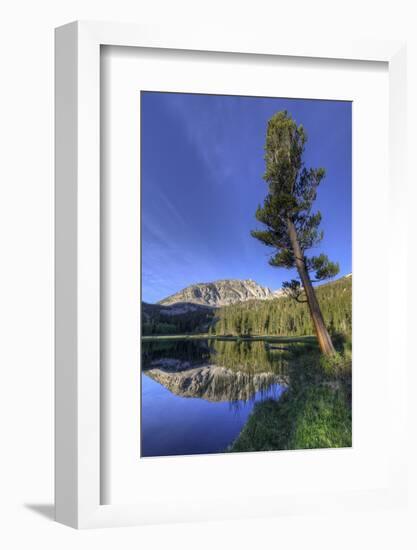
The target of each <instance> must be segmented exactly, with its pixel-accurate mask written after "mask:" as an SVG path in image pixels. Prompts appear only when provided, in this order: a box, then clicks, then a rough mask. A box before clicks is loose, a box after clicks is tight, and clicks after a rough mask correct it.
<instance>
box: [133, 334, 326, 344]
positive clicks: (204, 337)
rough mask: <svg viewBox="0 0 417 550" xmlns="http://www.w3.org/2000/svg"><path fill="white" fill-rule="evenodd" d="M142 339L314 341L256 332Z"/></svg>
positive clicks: (302, 337) (143, 337)
mask: <svg viewBox="0 0 417 550" xmlns="http://www.w3.org/2000/svg"><path fill="white" fill-rule="evenodd" d="M142 340H143V341H145V342H149V341H152V340H230V341H231V342H238V341H239V342H259V341H262V340H265V341H269V342H282V343H290V342H306V343H315V342H316V341H317V339H316V337H315V336H312V335H308V336H275V335H271V334H256V335H253V336H228V335H221V334H208V333H204V334H159V335H158V334H153V335H149V336H142Z"/></svg>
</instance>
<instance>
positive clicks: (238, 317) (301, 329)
mask: <svg viewBox="0 0 417 550" xmlns="http://www.w3.org/2000/svg"><path fill="white" fill-rule="evenodd" d="M316 292H317V297H318V300H319V302H320V306H321V311H322V313H323V315H324V318H325V322H326V325H327V327H328V328H329V330H330V331H331V332H341V333H344V334H347V333H350V332H351V330H352V278H351V277H347V278H345V277H344V278H342V279H339V280H337V281H335V282H333V283H327V284H325V285H323V286H321V287H319V288H317V289H316ZM210 333H212V334H233V335H250V334H269V335H277V336H303V335H307V334H313V333H314V329H313V325H312V323H311V318H310V314H309V311H308V306H307V304H304V303H298V302H296V301H295V300H293V299H291V298H277V299H275V300H267V301H260V300H256V301H255V300H254V301H250V302H242V303H238V304H234V305H231V306H227V307H223V308H220V309H218V310H217V311H216V318H215V321H214V322H213V323H212V325H211V326H210Z"/></svg>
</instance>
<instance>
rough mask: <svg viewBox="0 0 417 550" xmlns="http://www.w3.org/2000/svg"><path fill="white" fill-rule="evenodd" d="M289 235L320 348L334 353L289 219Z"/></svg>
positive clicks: (330, 353) (326, 353) (295, 233)
mask: <svg viewBox="0 0 417 550" xmlns="http://www.w3.org/2000/svg"><path fill="white" fill-rule="evenodd" d="M287 224H288V235H289V237H290V241H291V246H292V249H293V252H294V257H295V265H296V267H297V271H298V274H299V276H300V279H301V283H302V285H303V288H304V292H305V293H306V297H307V303H308V307H309V309H310V315H311V318H312V320H313V324H314V329H315V331H316V335H317V340H318V342H319V346H320V349H321V351H322V353H323V354H324V355H332V354H333V353H335V349H334V347H333V342H332V339H331V338H330V334H329V332H328V330H327V328H326V325H325V324H324V319H323V315H322V313H321V309H320V305H319V302H318V300H317V296H316V293H315V291H314V288H313V285H312V284H311V280H310V275H309V273H308V270H307V268H306V265H305V262H304V254H303V252H302V250H301V248H300V245H299V242H298V237H297V232H296V230H295V227H294V224H293V222H292V221H291V220H290V219H288V220H287Z"/></svg>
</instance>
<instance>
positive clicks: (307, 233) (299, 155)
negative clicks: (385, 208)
mask: <svg viewBox="0 0 417 550" xmlns="http://www.w3.org/2000/svg"><path fill="white" fill-rule="evenodd" d="M306 141H307V135H306V133H305V131H304V128H303V127H302V126H301V125H300V126H297V124H296V123H295V122H294V120H293V119H292V118H291V116H290V115H289V114H288V113H287V111H281V112H279V113H276V114H275V115H274V116H273V117H272V118H271V119H270V120H269V122H268V129H267V134H266V143H265V163H266V170H265V174H264V179H265V180H266V182H267V183H268V189H269V192H268V195H267V196H266V198H265V201H264V205H263V207H261V206H259V207H258V209H257V211H256V219H257V220H258V221H260V222H262V223H263V224H264V225H265V226H266V229H264V230H255V231H252V232H251V234H252V236H253V237H255V238H256V239H259V240H260V241H261V242H262V243H264V244H266V245H267V246H269V247H272V248H274V249H275V251H274V254H273V256H272V257H271V258H270V260H269V263H270V265H272V266H274V267H284V268H287V269H291V268H294V267H295V268H296V269H297V272H298V276H299V279H292V280H291V281H289V282H285V283H283V289H284V291H285V292H286V294H288V295H289V296H291V297H292V298H294V299H295V300H297V301H298V302H306V303H307V304H308V307H309V310H310V314H311V318H312V321H313V324H314V328H315V331H316V334H317V339H318V342H319V345H320V349H321V351H322V353H323V354H325V355H331V354H333V353H334V351H335V350H334V347H333V343H332V340H331V338H330V334H329V332H328V330H327V328H326V325H325V323H324V319H323V315H322V313H321V310H320V305H319V303H318V300H317V297H316V293H315V291H314V287H313V285H312V282H317V281H323V280H325V279H329V278H331V277H334V276H335V275H337V273H338V272H339V265H338V264H336V263H333V262H331V261H330V260H329V259H328V257H327V256H326V255H325V254H320V255H319V256H310V257H308V256H307V255H306V251H307V250H309V249H311V248H313V247H315V246H316V245H317V244H318V243H319V242H320V241H321V240H322V239H323V231H320V230H319V225H320V222H321V214H320V212H316V213H312V206H313V203H314V201H315V199H316V195H317V187H318V186H319V184H320V182H321V181H322V179H323V178H324V175H325V172H324V169H323V168H316V169H314V168H306V166H305V165H304V162H303V153H304V147H305V143H306ZM311 273H313V274H314V278H313V280H312V278H311Z"/></svg>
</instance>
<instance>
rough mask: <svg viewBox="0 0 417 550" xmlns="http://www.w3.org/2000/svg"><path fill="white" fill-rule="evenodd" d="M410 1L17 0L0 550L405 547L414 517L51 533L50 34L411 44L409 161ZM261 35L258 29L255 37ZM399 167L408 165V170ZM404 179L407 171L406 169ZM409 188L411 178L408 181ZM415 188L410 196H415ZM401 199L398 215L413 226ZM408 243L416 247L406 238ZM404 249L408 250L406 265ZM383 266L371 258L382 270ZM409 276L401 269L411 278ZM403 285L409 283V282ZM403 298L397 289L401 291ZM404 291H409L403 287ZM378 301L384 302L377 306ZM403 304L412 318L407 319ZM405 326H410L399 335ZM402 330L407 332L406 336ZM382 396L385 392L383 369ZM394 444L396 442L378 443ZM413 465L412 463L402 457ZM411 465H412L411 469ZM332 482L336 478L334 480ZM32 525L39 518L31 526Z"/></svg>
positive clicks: (5, 45)
mask: <svg viewBox="0 0 417 550" xmlns="http://www.w3.org/2000/svg"><path fill="white" fill-rule="evenodd" d="M412 6H413V2H411V1H410V2H405V1H401V0H397V1H395V2H384V1H368V2H364V1H363V0H361V1H359V2H354V1H353V0H351V1H349V2H344V3H341V2H338V3H335V2H332V1H329V2H324V1H320V0H317V1H316V2H309V1H308V0H298V2H288V1H287V2H278V1H277V0H273V1H271V2H267V1H263V0H258V1H257V2H253V1H250V2H244V1H243V0H240V1H236V2H234V1H233V2H232V1H230V2H228V3H226V2H225V1H224V0H223V1H221V0H211V1H210V3H208V2H207V3H205V4H204V5H202V3H199V2H195V1H194V2H192V1H185V0H176V1H174V2H169V1H166V2H162V1H158V0H153V1H152V2H150V1H149V2H148V3H143V2H140V1H139V0H132V1H127V0H118V1H117V2H115V1H114V0H113V1H112V2H107V1H104V0H101V1H100V0H83V1H81V0H72V1H71V2H69V1H68V2H63V1H57V0H55V1H52V0H38V1H37V2H29V1H19V0H15V1H14V2H13V3H12V2H9V3H8V6H7V9H5V8H3V9H2V18H1V32H0V37H1V38H0V40H1V49H0V51H1V56H2V62H1V73H0V74H1V77H2V84H1V86H0V94H1V101H0V109H1V112H0V132H1V140H2V142H1V152H2V155H1V163H0V170H1V179H0V182H1V201H0V208H1V212H0V224H1V226H0V238H1V248H0V250H1V256H0V258H1V270H0V279H1V280H0V292H1V296H0V311H1V326H0V335H1V338H0V342H1V345H0V354H1V358H0V365H1V369H2V379H1V385H0V415H1V416H0V418H1V426H2V429H1V443H2V450H1V454H0V456H1V458H0V463H1V469H0V491H1V493H0V494H1V499H0V500H1V503H0V507H1V513H0V518H1V520H0V524H1V527H0V544H1V546H3V547H4V548H19V547H22V548H23V547H31V548H38V547H39V548H60V549H65V548H73V547H77V548H89V547H91V546H93V545H94V546H97V547H99V548H114V547H115V546H116V545H118V546H119V547H121V548H137V547H138V546H139V545H140V544H142V547H143V548H145V547H149V548H163V547H165V546H168V545H169V548H170V549H172V548H181V549H187V548H193V549H194V548H195V547H196V546H198V547H199V548H213V547H217V548H231V547H236V548H239V547H240V548H251V547H253V546H256V547H259V548H261V547H262V546H267V545H268V547H269V546H271V545H275V546H282V547H285V548H286V549H292V548H303V547H306V546H307V547H309V548H321V549H326V548H334V547H335V546H337V547H338V548H340V549H343V548H351V547H358V548H366V547H372V548H376V547H377V548H379V549H385V548H387V549H388V548H401V549H403V548H405V549H407V548H415V547H416V544H417V543H416V529H415V518H416V517H417V510H416V507H415V502H416V499H415V497H416V494H417V493H416V483H415V472H414V469H415V468H414V469H412V470H411V481H410V486H411V489H412V494H411V505H410V506H413V508H411V507H410V508H409V509H408V510H399V511H385V512H378V513H372V512H369V513H368V514H366V515H364V514H363V513H361V514H356V515H355V514H349V515H344V516H330V515H329V516H322V515H317V516H316V517H313V516H308V517H290V516H289V517H280V518H278V519H276V520H256V521H255V520H253V521H245V522H230V523H226V522H224V523H220V522H217V523H207V524H201V525H197V524H187V525H176V526H159V527H156V526H152V527H146V528H144V527H142V528H128V529H113V530H104V531H103V530H101V531H89V532H76V531H73V530H71V529H69V528H66V527H63V526H61V525H57V524H54V523H53V522H51V521H50V520H48V519H47V517H45V515H44V513H45V512H46V513H47V515H48V514H49V515H51V514H52V511H51V508H50V506H51V503H52V498H53V28H54V27H55V26H57V25H60V24H63V23H66V22H68V21H70V20H74V19H98V20H116V21H129V22H141V23H143V22H144V21H145V22H149V23H151V22H157V21H159V22H161V19H162V20H163V22H169V23H170V24H172V25H176V24H178V25H181V24H182V25H187V24H194V23H200V24H201V22H202V21H204V22H206V23H213V24H216V23H217V22H219V21H222V22H224V23H229V24H231V25H240V26H247V28H248V32H251V31H252V29H253V28H254V27H257V28H259V29H263V32H277V33H280V34H281V35H282V34H283V33H284V34H285V33H288V34H291V35H293V34H294V33H297V34H303V33H308V32H312V33H314V34H317V33H319V34H325V35H328V36H329V39H331V38H330V37H331V36H332V35H337V34H339V35H340V34H342V35H345V36H346V35H347V33H349V34H348V35H349V36H359V37H372V36H376V37H380V38H381V37H393V38H407V39H408V40H409V62H408V70H409V73H408V74H409V82H408V94H409V98H410V101H409V105H408V113H409V129H408V135H409V150H410V151H411V152H413V151H417V140H416V135H415V124H416V122H417V117H416V107H415V104H413V103H412V102H411V98H416V97H417V78H416V76H417V39H416V38H415V34H416V31H415V29H416V23H417V22H416V16H415V15H414V13H413V12H412ZM265 25H267V28H265ZM413 156H414V155H411V154H410V159H409V166H410V168H413V158H412V157H413ZM410 173H411V170H410ZM410 181H411V178H410ZM414 185H415V187H417V184H415V183H414ZM409 193H410V199H409V200H408V201H405V205H404V211H405V214H406V212H407V210H406V209H407V208H409V212H410V214H411V216H410V217H411V221H410V231H413V233H414V237H415V236H416V235H415V221H414V220H415V218H416V216H415V215H414V214H413V210H414V209H413V207H412V200H411V195H412V196H413V198H414V199H415V197H416V190H415V189H414V188H413V189H412V188H410V190H409ZM411 242H412V243H413V242H415V238H414V240H413V239H411ZM412 256H415V247H413V250H410V261H414V262H415V260H414V258H413V257H412ZM386 266H387V259H386V258H383V259H382V262H381V269H385V268H386ZM410 268H411V265H410ZM409 272H410V281H409V282H410V283H411V273H412V270H411V269H410V270H409ZM398 284H399V285H404V281H399V283H398ZM410 288H411V284H410ZM382 298H383V297H382ZM415 305H416V304H415V296H413V295H412V294H411V292H410V312H412V310H413V307H415ZM412 319H413V317H412V316H411V314H410V323H411V321H412ZM411 329H412V327H411V326H410V327H409V330H410V334H411V335H412V333H411ZM392 369H393V385H394V386H395V365H393V366H392ZM415 381H416V375H415V372H414V371H413V369H412V365H411V364H410V383H409V388H410V394H409V396H410V410H411V411H412V413H413V417H412V418H413V421H414V424H413V425H410V426H409V430H410V460H413V461H414V464H416V448H415V444H414V440H415V434H416V426H415V422H416V415H415V412H416V409H415V405H414V402H413V401H414V400H415V399H414V400H413V399H412V398H413V397H414V396H413V387H416V384H415ZM391 443H392V444H395V441H392V442H387V444H391ZM411 453H413V454H412V455H411ZM411 463H413V462H411ZM341 475H343V474H342V473H341ZM39 512H42V513H39Z"/></svg>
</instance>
